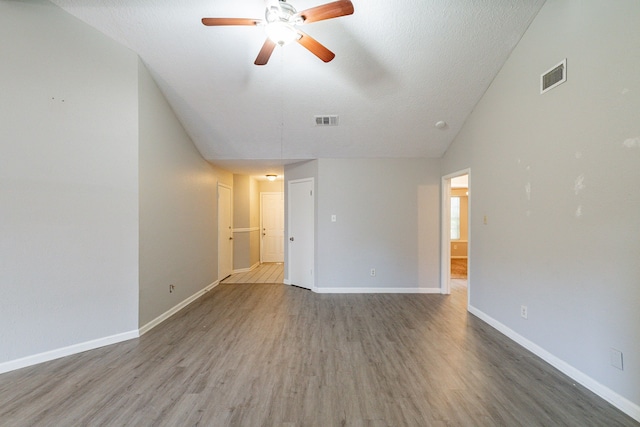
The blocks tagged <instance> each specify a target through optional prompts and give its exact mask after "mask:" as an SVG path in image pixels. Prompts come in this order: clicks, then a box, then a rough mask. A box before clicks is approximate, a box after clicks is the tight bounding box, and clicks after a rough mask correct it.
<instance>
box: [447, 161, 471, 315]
mask: <svg viewBox="0 0 640 427" xmlns="http://www.w3.org/2000/svg"><path fill="white" fill-rule="evenodd" d="M441 206H442V214H441V217H442V225H441V230H442V232H441V238H442V242H441V256H442V258H441V268H440V269H441V275H440V276H441V283H440V289H441V292H442V293H443V294H450V293H451V280H452V260H455V261H454V267H458V270H460V269H461V265H463V264H464V265H465V267H466V268H465V270H466V271H465V272H464V273H466V274H465V276H466V286H467V306H468V305H469V301H470V300H471V286H470V285H471V280H470V279H471V275H470V273H471V269H470V267H471V262H470V260H471V257H470V256H469V255H470V248H471V226H470V221H469V218H470V217H471V170H470V169H465V170H462V171H459V172H456V173H453V174H449V175H445V176H444V177H442V200H441ZM463 260H464V261H466V262H463ZM459 273H461V272H459ZM454 280H457V281H459V280H461V279H457V278H454Z"/></svg>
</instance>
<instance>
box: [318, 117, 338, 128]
mask: <svg viewBox="0 0 640 427" xmlns="http://www.w3.org/2000/svg"><path fill="white" fill-rule="evenodd" d="M313 120H314V123H315V125H316V126H338V116H314V117H313Z"/></svg>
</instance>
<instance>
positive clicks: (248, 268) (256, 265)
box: [233, 262, 260, 274]
mask: <svg viewBox="0 0 640 427" xmlns="http://www.w3.org/2000/svg"><path fill="white" fill-rule="evenodd" d="M259 265H260V262H256V263H255V264H253V265H252V266H251V267H247V268H238V269H236V270H233V274H237V273H248V272H250V271H253V270H255V269H256V268H258V266H259Z"/></svg>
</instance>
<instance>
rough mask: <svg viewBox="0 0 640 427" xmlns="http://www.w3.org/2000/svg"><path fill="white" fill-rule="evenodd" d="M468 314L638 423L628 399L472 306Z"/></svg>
mask: <svg viewBox="0 0 640 427" xmlns="http://www.w3.org/2000/svg"><path fill="white" fill-rule="evenodd" d="M469 312H470V313H471V314H473V315H474V316H476V317H478V318H479V319H480V320H482V321H483V322H485V323H487V324H488V325H489V326H491V327H493V328H495V329H496V330H498V331H499V332H500V333H502V334H503V335H506V336H507V337H509V338H510V339H512V340H513V341H515V342H516V343H518V344H520V345H521V346H523V347H524V348H526V349H527V350H529V351H530V352H532V353H533V354H535V355H536V356H538V357H539V358H541V359H542V360H544V361H545V362H547V363H548V364H550V365H551V366H553V367H554V368H556V369H557V370H559V371H560V372H562V373H563V374H565V375H567V376H569V377H570V378H572V379H573V380H575V381H576V382H578V383H580V384H582V385H583V386H584V387H586V388H588V389H589V390H591V391H592V392H594V393H595V394H597V395H598V396H600V397H601V398H603V399H604V400H606V401H607V402H609V403H611V404H612V405H613V406H615V407H616V408H618V409H620V410H621V411H622V412H624V413H625V414H627V415H629V416H630V417H631V418H633V419H635V420H636V421H640V405H637V404H635V403H633V402H631V401H630V400H629V399H627V398H625V397H624V396H621V395H619V394H618V393H616V392H615V391H613V390H611V389H610V388H608V387H606V386H604V385H602V384H600V383H599V382H598V381H596V380H594V379H593V378H591V377H590V376H588V375H586V374H585V373H583V372H581V371H579V370H577V369H576V368H574V367H573V366H571V365H569V364H568V363H567V362H565V361H563V360H561V359H559V358H558V357H556V356H554V355H553V354H551V353H549V352H548V351H547V350H545V349H543V348H542V347H540V346H539V345H537V344H535V343H533V342H531V341H529V340H528V339H526V338H525V337H523V336H522V335H520V334H518V333H517V332H515V331H514V330H513V329H511V328H509V327H507V326H506V325H504V324H502V323H500V322H499V321H497V320H495V319H494V318H492V317H491V316H489V315H487V314H486V313H484V312H483V311H481V310H478V309H477V308H475V307H473V306H471V305H470V306H469Z"/></svg>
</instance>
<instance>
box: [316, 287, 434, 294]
mask: <svg viewBox="0 0 640 427" xmlns="http://www.w3.org/2000/svg"><path fill="white" fill-rule="evenodd" d="M314 291H315V292H317V293H319V294H439V293H441V291H440V288H319V287H316V288H315V289H314Z"/></svg>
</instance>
